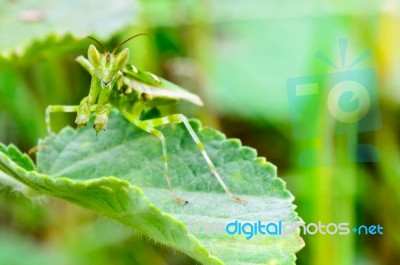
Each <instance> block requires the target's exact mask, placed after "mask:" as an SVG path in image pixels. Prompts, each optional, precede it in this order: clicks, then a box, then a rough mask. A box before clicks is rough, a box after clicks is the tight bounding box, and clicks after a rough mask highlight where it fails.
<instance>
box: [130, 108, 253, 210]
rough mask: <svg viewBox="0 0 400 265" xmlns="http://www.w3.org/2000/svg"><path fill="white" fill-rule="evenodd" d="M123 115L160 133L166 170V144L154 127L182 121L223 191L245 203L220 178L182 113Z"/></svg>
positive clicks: (162, 136)
mask: <svg viewBox="0 0 400 265" xmlns="http://www.w3.org/2000/svg"><path fill="white" fill-rule="evenodd" d="M125 116H126V117H127V119H128V120H130V121H131V122H132V123H134V124H135V125H136V126H138V127H139V128H142V129H144V130H145V131H148V132H150V133H152V134H158V135H161V136H157V135H156V136H157V137H159V139H160V140H161V139H162V140H161V143H162V147H163V154H164V167H165V169H166V171H168V157H167V150H166V144H165V139H164V135H163V134H162V133H161V132H160V131H158V130H156V129H154V128H155V127H158V126H161V125H165V124H170V123H183V124H184V125H185V127H186V129H187V130H188V132H189V134H190V136H191V137H192V139H193V141H194V142H195V143H196V146H197V148H198V149H199V150H200V152H201V154H202V156H203V157H204V160H205V161H206V163H207V165H208V167H209V168H210V171H211V173H212V175H214V177H215V178H216V179H217V181H218V182H219V184H220V185H221V186H222V188H223V189H224V191H225V192H226V193H227V194H228V195H229V196H231V198H232V199H233V200H235V201H236V202H238V203H241V204H246V203H247V202H246V201H245V200H243V199H241V198H239V197H238V196H236V195H234V194H233V193H232V192H231V191H230V189H229V188H228V186H227V185H226V184H225V182H224V181H223V180H222V178H221V176H220V175H219V173H218V171H217V169H216V167H215V165H214V163H213V162H212V161H211V159H210V157H209V156H208V153H207V151H206V149H205V147H204V145H203V144H202V143H201V141H200V139H199V138H198V136H197V134H196V133H195V132H194V130H193V128H192V126H191V125H190V123H189V121H188V119H187V118H186V117H185V116H184V115H183V114H173V115H169V116H165V117H162V118H156V119H150V120H145V121H140V120H137V119H132V118H133V117H134V116H131V115H130V114H127V113H126V115H125ZM151 131H152V132H151ZM155 131H156V132H157V133H156V132H155ZM166 176H167V181H168V185H169V186H170V190H172V187H171V185H170V180H169V176H168V175H166ZM173 195H174V194H173Z"/></svg>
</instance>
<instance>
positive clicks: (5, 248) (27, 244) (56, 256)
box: [0, 230, 80, 265]
mask: <svg viewBox="0 0 400 265" xmlns="http://www.w3.org/2000/svg"><path fill="white" fill-rule="evenodd" d="M0 250H1V251H0V264H4V265H5V264H7V265H43V264H58V265H68V264H74V265H78V264H80V263H77V261H76V260H73V259H71V257H70V256H68V255H67V254H66V253H63V252H62V251H59V250H58V251H55V250H54V249H51V248H48V247H47V246H42V245H40V244H38V242H35V241H33V240H31V239H29V238H26V237H22V236H20V235H17V234H12V233H10V232H8V231H4V230H0Z"/></svg>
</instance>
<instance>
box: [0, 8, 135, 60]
mask: <svg viewBox="0 0 400 265" xmlns="http://www.w3.org/2000/svg"><path fill="white" fill-rule="evenodd" d="M99 6H106V7H107V8H98V7H99ZM136 12H137V6H136V3H135V2H134V1H125V0H117V1H113V2H112V4H110V2H109V1H104V0H102V1H96V0H89V1H79V0H73V1H67V0H55V1H50V0H46V1H34V0H29V1H1V2H0V21H1V23H0V34H1V35H2V36H4V37H2V38H1V39H0V57H1V56H2V57H5V58H8V59H10V58H12V57H14V56H18V57H21V56H22V55H24V54H25V52H26V50H27V49H28V50H29V49H30V54H32V51H34V52H38V53H39V52H41V51H44V50H46V49H48V48H49V44H52V45H53V46H54V47H56V46H55V45H54V44H57V43H64V44H66V43H68V42H70V39H71V38H72V37H71V36H74V37H75V38H83V37H86V36H87V35H96V36H98V37H100V38H109V37H110V36H111V35H112V34H114V33H115V32H116V31H118V30H120V29H121V28H122V27H123V26H125V25H127V24H129V23H132V22H133V21H134V20H135V16H136ZM35 42H36V45H33V44H34V43H35ZM43 42H49V43H46V45H42V44H41V43H43ZM58 48H60V47H58Z"/></svg>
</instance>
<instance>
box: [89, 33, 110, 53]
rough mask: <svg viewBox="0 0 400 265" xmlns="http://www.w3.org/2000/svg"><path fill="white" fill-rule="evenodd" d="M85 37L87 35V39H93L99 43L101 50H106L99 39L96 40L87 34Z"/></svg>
mask: <svg viewBox="0 0 400 265" xmlns="http://www.w3.org/2000/svg"><path fill="white" fill-rule="evenodd" d="M87 37H88V38H89V39H91V40H94V41H95V42H96V43H97V44H99V45H100V47H101V48H103V52H106V51H107V48H106V47H104V45H103V44H102V43H101V42H100V41H98V40H96V39H95V38H93V37H91V36H87Z"/></svg>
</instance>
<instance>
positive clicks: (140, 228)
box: [0, 112, 303, 264]
mask: <svg viewBox="0 0 400 265" xmlns="http://www.w3.org/2000/svg"><path fill="white" fill-rule="evenodd" d="M191 124H192V126H193V127H194V129H195V131H196V133H197V134H198V135H199V138H200V139H201V140H202V142H203V143H204V144H205V147H206V150H207V151H208V153H209V154H210V157H211V159H212V160H213V161H214V162H215V164H216V167H217V169H218V170H219V172H220V173H221V175H222V177H223V178H224V180H225V182H226V183H227V185H228V186H229V187H230V188H231V189H232V191H233V192H234V193H236V194H240V196H241V197H243V198H245V199H246V200H247V201H248V204H247V205H240V204H238V203H236V202H234V201H232V200H231V198H230V197H229V196H227V195H226V194H224V193H223V191H222V189H221V187H219V185H218V183H217V181H216V180H215V179H214V178H213V177H212V176H211V175H210V172H209V169H208V168H207V166H206V164H205V162H204V160H203V159H202V157H201V155H200V153H199V151H198V150H197V148H196V145H195V144H194V143H193V141H192V139H191V138H190V136H189V135H188V133H187V132H186V131H185V129H184V127H182V126H181V125H168V126H164V127H162V128H161V130H162V131H163V132H164V134H165V136H166V139H167V143H168V151H169V158H170V160H169V161H170V168H171V180H172V184H173V185H174V187H175V189H176V192H177V193H178V196H180V197H182V198H185V199H187V200H189V204H188V205H186V206H182V205H178V204H177V203H176V202H174V201H173V200H172V199H171V195H170V193H169V191H168V188H167V184H166V181H165V179H164V176H163V164H162V156H161V146H160V143H159V142H158V140H157V139H156V138H155V137H154V136H152V135H148V134H147V133H145V132H143V131H141V130H139V129H137V128H136V127H134V126H133V125H131V124H130V123H129V122H127V121H126V120H125V119H123V118H122V117H121V116H120V115H118V114H117V113H116V112H112V115H111V117H110V121H109V124H108V127H107V130H106V131H105V132H104V133H100V134H99V135H98V136H96V134H95V132H94V130H93V129H92V128H91V127H92V126H91V124H89V125H88V126H87V127H86V128H83V129H81V130H74V129H71V128H66V129H64V130H62V131H61V132H60V133H59V134H58V135H56V136H55V137H52V138H48V139H46V140H45V141H44V142H42V143H41V144H43V145H44V146H45V148H44V149H43V150H41V151H40V153H39V154H38V157H37V161H38V168H39V170H40V172H42V173H44V174H46V175H43V174H39V173H37V172H34V171H31V172H27V171H25V170H23V169H22V168H20V167H17V166H16V165H15V163H13V162H12V161H11V160H10V159H9V158H8V157H7V156H5V155H1V156H0V165H2V166H3V168H5V169H6V170H8V173H9V174H10V175H12V176H14V177H15V178H16V179H19V180H20V181H21V182H23V183H25V184H26V185H28V186H30V187H32V188H33V189H34V190H35V191H36V192H39V193H42V194H48V195H51V196H55V197H59V198H63V199H65V200H67V201H70V202H73V203H75V204H78V205H81V206H83V207H85V208H87V209H90V210H92V211H94V212H96V213H98V214H100V215H103V216H107V217H109V218H112V219H114V220H117V221H119V222H121V223H123V224H125V225H128V226H130V227H132V228H134V229H135V230H136V231H137V232H139V233H141V234H144V235H146V236H148V237H150V238H151V239H153V240H155V241H156V242H159V243H161V244H164V245H167V246H170V247H172V248H174V249H176V250H179V251H181V252H183V253H185V254H187V255H189V256H191V257H192V258H194V259H196V260H197V261H199V262H201V263H203V264H266V263H270V264H294V263H295V255H294V253H295V252H297V251H298V250H300V249H301V248H302V246H303V241H302V239H301V238H300V236H299V235H298V234H294V233H293V234H290V235H288V236H286V237H282V236H273V235H268V236H260V235H257V236H254V237H253V238H252V239H250V240H246V238H245V236H244V235H228V234H227V233H226V232H225V231H224V229H225V225H226V224H227V223H229V222H233V221H235V220H239V221H251V222H257V221H258V220H261V221H263V222H272V221H274V222H277V221H283V222H295V221H300V218H299V217H298V216H297V214H296V213H295V212H294V208H295V206H294V205H293V204H292V201H293V196H292V195H291V194H290V193H289V192H288V191H287V190H286V189H285V185H284V182H283V181H282V180H281V179H279V178H277V177H276V168H275V167H274V166H273V165H272V164H270V163H268V162H265V159H263V158H257V156H256V152H255V151H254V150H253V149H250V148H247V147H242V146H241V144H240V142H239V141H238V140H227V139H225V137H224V136H223V135H222V134H221V133H219V132H217V131H214V130H212V129H207V128H201V126H200V124H199V123H198V122H197V121H191ZM50 176H51V177H50ZM107 176H114V177H107ZM139 187H141V189H140V188H139ZM142 190H143V191H142ZM186 226H188V228H189V232H190V233H192V234H193V235H191V234H188V230H187V228H186ZM211 226H212V230H213V231H216V232H214V233H212V231H209V230H211V228H210V227H211ZM215 229H217V230H215ZM194 236H196V237H194Z"/></svg>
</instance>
